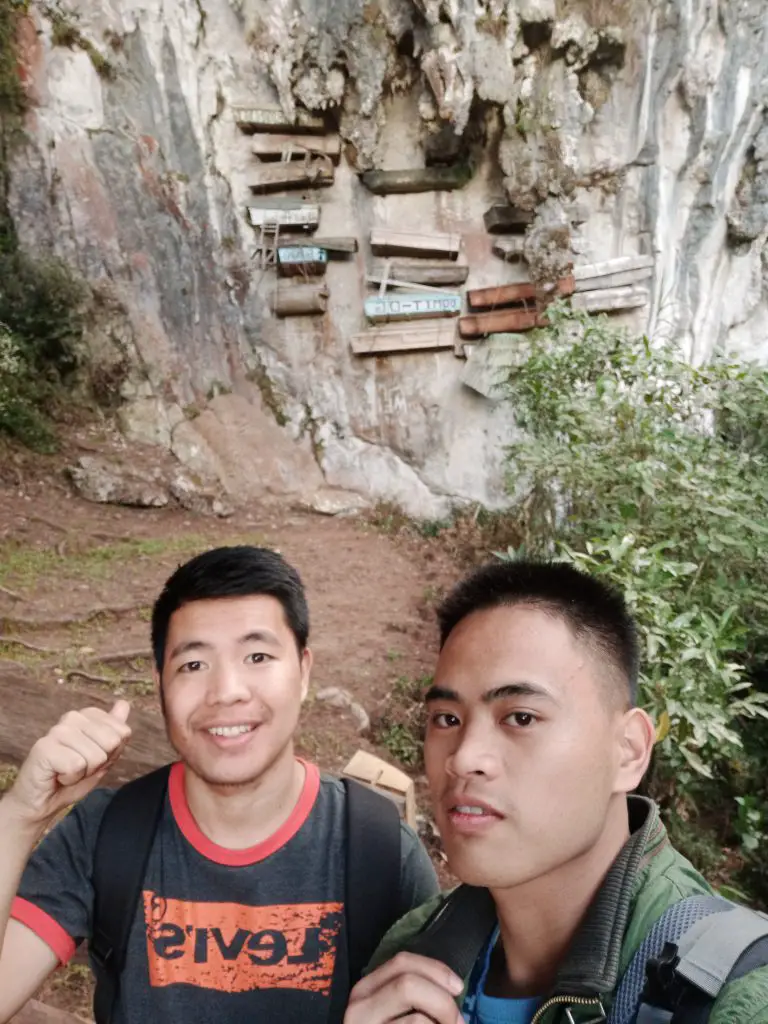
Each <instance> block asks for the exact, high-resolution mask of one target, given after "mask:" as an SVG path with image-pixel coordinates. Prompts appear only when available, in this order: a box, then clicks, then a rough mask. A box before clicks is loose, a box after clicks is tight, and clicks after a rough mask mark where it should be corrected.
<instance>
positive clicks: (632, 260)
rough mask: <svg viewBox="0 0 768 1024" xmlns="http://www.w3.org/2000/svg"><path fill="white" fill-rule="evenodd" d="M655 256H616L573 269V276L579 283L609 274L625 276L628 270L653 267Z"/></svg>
mask: <svg viewBox="0 0 768 1024" xmlns="http://www.w3.org/2000/svg"><path fill="white" fill-rule="evenodd" d="M654 262H655V260H654V258H653V256H616V257H614V258H613V259H610V260H602V261H601V262H600V263H585V264H583V265H582V266H580V267H574V268H573V276H574V277H575V279H576V280H577V281H583V280H585V279H586V278H590V277H606V276H607V275H608V274H623V273H624V272H625V271H628V270H644V269H646V268H647V267H653V265H654Z"/></svg>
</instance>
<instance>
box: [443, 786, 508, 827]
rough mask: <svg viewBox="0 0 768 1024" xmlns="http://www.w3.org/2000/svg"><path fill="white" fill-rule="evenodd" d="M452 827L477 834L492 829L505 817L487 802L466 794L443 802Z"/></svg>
mask: <svg viewBox="0 0 768 1024" xmlns="http://www.w3.org/2000/svg"><path fill="white" fill-rule="evenodd" d="M443 806H444V808H445V812H446V817H447V819H448V822H449V824H450V826H451V827H452V828H453V829H455V830H456V831H458V832H469V833H471V832H477V831H481V830H483V829H487V828H490V827H491V826H492V825H495V824H496V822H498V821H501V820H502V819H503V818H504V815H503V814H502V813H501V811H498V810H496V808H495V807H493V806H492V805H491V804H489V803H487V802H486V801H485V800H478V799H476V798H475V797H470V796H467V795H466V794H462V795H460V796H459V795H456V796H451V797H450V798H449V799H447V800H444V801H443Z"/></svg>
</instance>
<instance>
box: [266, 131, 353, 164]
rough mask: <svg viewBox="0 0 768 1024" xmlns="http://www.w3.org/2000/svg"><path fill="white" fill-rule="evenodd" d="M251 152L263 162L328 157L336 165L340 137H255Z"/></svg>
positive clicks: (269, 135) (276, 135)
mask: <svg viewBox="0 0 768 1024" xmlns="http://www.w3.org/2000/svg"><path fill="white" fill-rule="evenodd" d="M251 152H252V153H253V154H254V156H257V157H259V159H261V160H283V159H286V158H288V159H290V160H298V159H304V158H305V157H307V156H327V157H329V158H330V159H331V160H332V161H333V162H334V163H335V164H337V163H338V162H339V158H340V157H341V139H340V138H339V136H338V135H314V136H313V135H278V134H273V133H271V132H270V133H269V134H267V135H255V136H254V137H253V143H252V144H251Z"/></svg>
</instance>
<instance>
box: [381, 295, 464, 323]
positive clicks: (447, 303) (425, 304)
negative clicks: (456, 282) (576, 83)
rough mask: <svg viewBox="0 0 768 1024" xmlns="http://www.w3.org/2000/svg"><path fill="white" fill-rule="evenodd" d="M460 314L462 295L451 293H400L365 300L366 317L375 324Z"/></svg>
mask: <svg viewBox="0 0 768 1024" xmlns="http://www.w3.org/2000/svg"><path fill="white" fill-rule="evenodd" d="M460 312H461V295H458V294H452V293H450V292H445V293H444V294H441V293H439V292H425V293H423V294H420V293H418V292H416V293H408V292H400V293H398V294H397V295H377V296H371V297H370V298H367V299H366V300H365V315H366V316H367V317H368V319H369V320H370V321H372V322H373V323H380V322H384V321H387V320H418V319H430V318H433V317H444V316H458V315H459V313H460Z"/></svg>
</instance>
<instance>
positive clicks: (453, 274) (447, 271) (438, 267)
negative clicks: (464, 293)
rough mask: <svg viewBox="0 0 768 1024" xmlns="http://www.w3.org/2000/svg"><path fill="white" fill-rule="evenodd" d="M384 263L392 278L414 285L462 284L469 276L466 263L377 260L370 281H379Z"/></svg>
mask: <svg viewBox="0 0 768 1024" xmlns="http://www.w3.org/2000/svg"><path fill="white" fill-rule="evenodd" d="M386 263H389V272H390V273H391V274H392V276H393V277H395V278H400V280H402V281H413V282H414V284H422V285H427V284H429V285H433V286H434V287H436V288H440V287H444V286H446V285H456V284H464V282H465V281H466V280H467V277H468V275H469V267H468V266H467V264H466V263H448V262H446V261H445V260H408V259H399V260H392V261H389V260H387V261H382V260H379V261H377V262H375V263H374V265H373V273H372V274H371V275H370V279H371V280H373V281H379V280H381V278H382V276H383V274H384V267H385V265H386Z"/></svg>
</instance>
